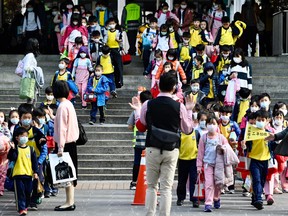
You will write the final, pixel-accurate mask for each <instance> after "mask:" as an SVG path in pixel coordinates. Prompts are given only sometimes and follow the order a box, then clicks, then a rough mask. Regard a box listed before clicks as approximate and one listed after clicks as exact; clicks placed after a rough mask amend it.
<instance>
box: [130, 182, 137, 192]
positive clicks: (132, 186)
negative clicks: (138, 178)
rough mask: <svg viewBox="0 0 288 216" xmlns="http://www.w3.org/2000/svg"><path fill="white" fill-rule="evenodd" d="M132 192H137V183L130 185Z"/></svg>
mask: <svg viewBox="0 0 288 216" xmlns="http://www.w3.org/2000/svg"><path fill="white" fill-rule="evenodd" d="M130 190H136V182H131V183H130Z"/></svg>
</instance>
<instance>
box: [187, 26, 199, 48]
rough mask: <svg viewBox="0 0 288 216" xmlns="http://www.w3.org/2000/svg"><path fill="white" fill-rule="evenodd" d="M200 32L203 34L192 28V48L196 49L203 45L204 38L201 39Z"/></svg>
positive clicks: (190, 43)
mask: <svg viewBox="0 0 288 216" xmlns="http://www.w3.org/2000/svg"><path fill="white" fill-rule="evenodd" d="M200 32H201V30H200V29H194V28H192V29H191V30H190V34H191V39H190V42H189V45H190V46H192V47H196V46H197V45H198V44H202V38H201V34H200Z"/></svg>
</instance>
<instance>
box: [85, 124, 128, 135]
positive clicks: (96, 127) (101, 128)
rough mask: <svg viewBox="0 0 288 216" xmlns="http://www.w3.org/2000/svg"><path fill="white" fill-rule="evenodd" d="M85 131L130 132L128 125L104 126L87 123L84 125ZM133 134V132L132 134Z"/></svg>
mask: <svg viewBox="0 0 288 216" xmlns="http://www.w3.org/2000/svg"><path fill="white" fill-rule="evenodd" d="M83 126H84V128H85V131H86V132H88V131H92V132H93V131H94V132H107V131H109V132H111V133H113V132H128V131H129V130H128V128H127V125H126V124H104V125H97V124H95V125H89V124H87V123H85V124H83ZM131 133H132V132H131Z"/></svg>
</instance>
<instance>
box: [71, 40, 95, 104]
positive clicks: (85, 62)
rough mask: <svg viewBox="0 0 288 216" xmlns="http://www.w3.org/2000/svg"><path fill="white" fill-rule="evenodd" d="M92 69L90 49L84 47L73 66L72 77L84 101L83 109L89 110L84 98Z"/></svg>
mask: <svg viewBox="0 0 288 216" xmlns="http://www.w3.org/2000/svg"><path fill="white" fill-rule="evenodd" d="M91 69H92V63H91V60H90V58H89V53H88V48H87V47H85V46H82V47H81V48H80V50H79V52H78V54H77V57H76V59H75V61H74V64H73V70H72V77H73V78H75V83H76V84H77V86H78V89H79V95H80V98H81V100H82V109H87V103H86V102H85V100H84V98H83V96H84V93H85V91H86V88H87V83H88V78H89V71H90V70H91Z"/></svg>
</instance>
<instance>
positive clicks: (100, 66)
mask: <svg viewBox="0 0 288 216" xmlns="http://www.w3.org/2000/svg"><path fill="white" fill-rule="evenodd" d="M96 68H100V69H101V70H102V71H103V66H102V65H100V64H98V65H96V67H95V70H96Z"/></svg>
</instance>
